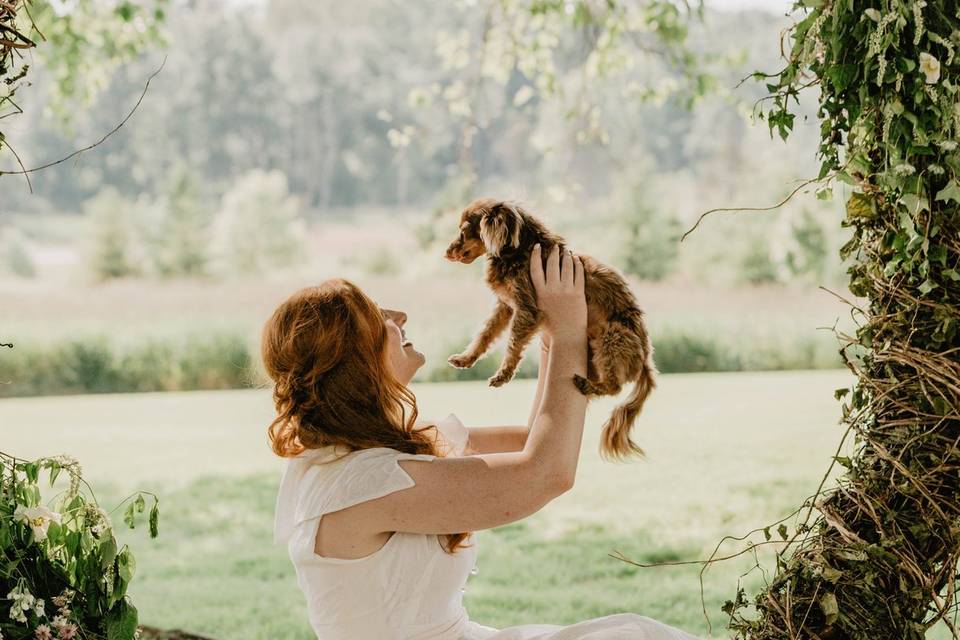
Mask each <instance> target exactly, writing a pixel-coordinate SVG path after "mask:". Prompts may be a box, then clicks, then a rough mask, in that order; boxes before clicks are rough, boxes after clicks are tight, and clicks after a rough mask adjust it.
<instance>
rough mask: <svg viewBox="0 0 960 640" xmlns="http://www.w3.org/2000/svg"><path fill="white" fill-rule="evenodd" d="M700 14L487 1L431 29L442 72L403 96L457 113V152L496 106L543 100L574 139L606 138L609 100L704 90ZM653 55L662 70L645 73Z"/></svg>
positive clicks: (649, 0) (614, 4)
mask: <svg viewBox="0 0 960 640" xmlns="http://www.w3.org/2000/svg"><path fill="white" fill-rule="evenodd" d="M702 15H703V4H702V1H701V0H694V1H693V2H687V1H684V0H680V1H678V0H645V1H644V2H621V1H618V0H604V1H597V0H576V1H557V0H535V1H534V2H526V1H520V0H496V1H491V2H489V3H487V5H486V10H485V11H484V13H483V16H482V21H481V22H480V23H479V24H477V25H475V27H474V28H471V29H467V28H462V29H457V30H443V31H440V32H439V33H438V34H437V37H436V51H437V55H438V56H439V58H440V62H441V66H442V69H443V71H444V72H445V73H448V74H450V75H449V77H448V79H447V80H445V81H444V82H439V83H433V84H430V85H427V86H423V87H420V88H417V89H415V90H413V91H412V92H411V94H410V96H409V101H410V103H411V104H413V105H416V106H420V107H423V108H428V107H430V106H431V105H433V104H435V103H439V104H440V105H442V106H443V107H444V108H446V109H447V110H449V112H450V113H451V114H454V115H457V116H459V117H460V118H461V119H462V121H463V129H462V134H461V160H465V159H469V155H470V149H471V147H472V145H473V139H474V137H475V136H477V135H478V134H480V133H481V132H482V131H484V130H485V129H486V128H487V127H489V126H490V124H491V122H492V121H493V120H495V119H496V118H497V117H498V114H500V113H501V111H502V110H504V109H505V108H516V109H521V110H523V109H530V108H536V105H539V104H544V103H548V104H550V106H551V109H552V110H555V111H556V113H557V114H558V115H559V116H560V117H561V118H562V119H563V120H565V121H566V122H567V123H568V124H569V125H570V128H571V134H572V136H573V138H574V139H575V141H576V142H578V143H588V142H601V143H606V142H607V141H609V135H610V134H609V132H608V131H607V127H606V124H607V123H609V122H611V116H610V114H608V113H606V111H607V110H608V108H609V106H610V104H611V103H617V104H619V103H642V102H648V101H653V100H661V99H665V98H667V97H673V96H681V97H682V98H683V100H684V101H685V103H686V104H687V105H689V104H691V103H692V102H693V101H694V100H695V99H696V98H698V97H699V96H701V95H703V94H704V93H705V91H706V89H707V87H708V86H709V84H710V81H711V76H710V74H709V73H708V72H707V71H705V69H706V65H705V61H704V60H703V58H702V56H698V55H696V54H694V53H693V51H692V50H691V49H689V48H688V47H687V35H688V30H689V24H690V22H691V20H693V19H700V18H702ZM654 65H655V66H656V67H665V68H666V75H667V77H664V76H663V75H659V76H658V75H657V74H652V73H650V69H651V67H652V66H654ZM451 72H452V73H451ZM417 133H418V132H417V130H416V128H415V127H413V126H409V125H408V126H406V127H403V128H397V129H393V130H391V132H390V141H391V144H393V145H394V146H395V147H401V148H402V147H404V146H406V145H408V144H409V143H410V142H411V140H412V139H413V137H414V136H415V135H416V134H417ZM534 143H535V141H534Z"/></svg>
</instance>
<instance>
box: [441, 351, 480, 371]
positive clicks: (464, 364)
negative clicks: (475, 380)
mask: <svg viewBox="0 0 960 640" xmlns="http://www.w3.org/2000/svg"><path fill="white" fill-rule="evenodd" d="M447 362H449V363H450V364H452V365H453V366H455V367H456V368H457V369H469V368H470V367H472V366H473V365H474V364H476V362H477V359H476V358H471V357H469V356H468V355H466V354H464V353H458V354H457V355H455V356H450V357H449V358H447Z"/></svg>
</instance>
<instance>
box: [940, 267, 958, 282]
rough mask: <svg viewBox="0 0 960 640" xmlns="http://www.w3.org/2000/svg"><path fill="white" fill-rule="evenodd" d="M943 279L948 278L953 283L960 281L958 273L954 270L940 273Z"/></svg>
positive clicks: (945, 270)
mask: <svg viewBox="0 0 960 640" xmlns="http://www.w3.org/2000/svg"><path fill="white" fill-rule="evenodd" d="M940 273H941V274H942V275H943V277H945V278H950V279H951V280H953V281H954V282H956V281H958V280H960V273H957V272H956V271H955V270H954V269H944V270H943V271H941V272H940Z"/></svg>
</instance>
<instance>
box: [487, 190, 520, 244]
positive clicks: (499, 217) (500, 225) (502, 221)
mask: <svg viewBox="0 0 960 640" xmlns="http://www.w3.org/2000/svg"><path fill="white" fill-rule="evenodd" d="M522 227H523V216H521V215H520V211H519V208H518V207H517V206H516V205H515V204H513V203H510V202H500V203H497V204H495V205H493V206H492V207H490V210H489V211H487V212H486V213H484V214H483V216H482V217H481V218H480V239H481V240H483V244H484V246H485V247H486V248H487V253H489V254H490V255H492V256H496V255H499V254H500V252H501V251H502V250H503V248H504V247H507V246H510V247H517V246H519V245H520V229H521V228H522Z"/></svg>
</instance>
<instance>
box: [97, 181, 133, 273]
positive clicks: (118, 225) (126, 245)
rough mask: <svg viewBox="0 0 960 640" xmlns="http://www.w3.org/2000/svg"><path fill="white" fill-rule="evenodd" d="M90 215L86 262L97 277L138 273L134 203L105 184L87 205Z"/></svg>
mask: <svg viewBox="0 0 960 640" xmlns="http://www.w3.org/2000/svg"><path fill="white" fill-rule="evenodd" d="M84 215H86V217H87V225H88V227H87V228H88V238H87V264H88V266H89V270H90V273H91V274H92V275H93V276H94V278H96V279H97V280H109V279H111V278H123V277H126V276H132V275H135V274H137V273H139V268H138V267H137V265H136V263H135V259H134V257H133V253H134V252H133V250H132V248H133V245H134V243H135V237H134V229H133V227H132V225H131V223H130V217H131V205H130V203H129V202H128V201H127V200H126V199H125V198H124V197H123V196H121V195H120V193H119V192H118V191H117V190H116V189H114V188H113V187H105V188H104V189H102V190H101V191H100V192H99V193H98V194H97V195H96V196H94V197H93V198H91V199H90V200H88V201H87V202H86V204H84Z"/></svg>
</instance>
